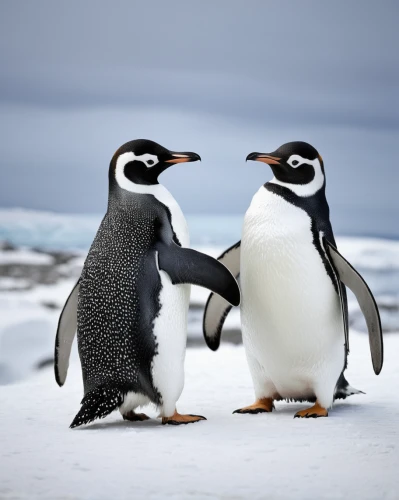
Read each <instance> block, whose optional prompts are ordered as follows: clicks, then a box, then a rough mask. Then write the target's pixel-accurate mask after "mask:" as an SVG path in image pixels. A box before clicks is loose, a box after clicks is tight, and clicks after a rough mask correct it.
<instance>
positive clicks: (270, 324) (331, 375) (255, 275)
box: [203, 142, 383, 418]
mask: <svg viewBox="0 0 399 500" xmlns="http://www.w3.org/2000/svg"><path fill="white" fill-rule="evenodd" d="M247 160H254V161H261V162H263V163H267V164H269V165H270V166H271V169H272V170H273V174H274V178H273V179H272V180H271V181H270V182H267V183H266V184H265V185H264V186H262V187H261V188H260V189H259V191H258V192H257V193H256V194H255V196H254V197H253V199H252V203H251V205H250V207H249V208H248V210H247V213H246V214H245V219H244V226H243V233H242V240H241V241H240V242H238V243H237V244H235V245H233V246H232V247H231V248H229V249H228V250H226V252H225V253H224V254H223V255H221V256H220V258H219V260H220V262H222V263H223V264H224V265H225V266H227V267H228V268H229V269H230V270H231V271H232V273H233V274H234V275H235V276H236V277H238V276H239V275H240V281H241V293H242V301H241V323H242V334H243V340H244V345H245V350H246V354H247V360H248V365H249V368H250V372H251V375H252V380H253V384H254V389H255V396H256V402H255V403H254V404H252V405H250V406H247V407H245V408H241V409H239V410H236V412H237V413H260V412H271V411H272V410H273V408H274V404H273V402H274V401H275V400H280V399H286V400H295V401H305V400H308V401H312V402H315V405H314V406H312V407H311V408H308V409H305V410H301V411H298V412H297V413H296V415H295V416H296V417H305V418H307V417H326V416H327V415H328V409H329V407H330V406H331V405H332V402H333V399H337V398H346V397H347V396H349V395H351V394H355V393H358V392H360V391H357V390H356V389H354V388H353V387H351V386H350V385H349V384H348V382H347V380H346V379H345V377H344V370H345V368H346V363H347V354H348V352H349V342H348V306H347V299H346V289H345V285H346V286H348V287H349V288H350V289H351V290H352V291H353V292H354V294H355V295H356V297H357V299H358V302H359V304H360V307H361V309H362V311H363V314H364V316H365V319H366V322H367V326H368V330H369V340H370V347H371V355H372V361H373V367H374V371H375V373H376V374H378V373H379V372H380V371H381V368H382V362H383V343H382V333H381V324H380V317H379V313H378V309H377V306H376V303H375V300H374V298H373V296H372V294H371V292H370V290H369V288H368V286H367V284H366V283H365V282H364V280H363V278H362V277H361V276H360V275H359V274H358V273H357V271H356V270H355V269H354V268H353V267H352V266H351V265H350V264H349V263H348V262H347V261H346V260H345V259H344V257H342V255H341V254H340V253H339V252H338V250H337V248H336V244H335V239H334V234H333V230H332V226H331V223H330V215H329V207H328V204H327V200H326V195H325V186H326V183H325V171H324V164H323V160H322V158H321V156H320V155H319V154H318V152H317V151H316V149H315V148H314V147H312V146H311V145H310V144H307V143H305V142H290V143H288V144H284V145H282V146H281V147H280V148H278V149H277V150H276V151H274V152H273V153H270V154H263V153H251V154H249V155H248V157H247ZM230 309H231V306H230V305H229V304H227V303H226V302H225V301H224V300H223V299H222V298H220V297H218V296H215V295H213V294H212V295H211V296H210V298H209V299H208V302H207V306H206V311H205V315H204V324H203V327H204V334H205V339H206V341H207V343H208V345H209V347H210V348H211V349H213V350H216V349H217V348H218V346H219V343H220V334H221V330H222V326H223V322H224V320H225V318H226V316H227V314H228V312H229V310H230Z"/></svg>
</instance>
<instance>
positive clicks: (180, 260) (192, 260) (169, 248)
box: [157, 241, 240, 306]
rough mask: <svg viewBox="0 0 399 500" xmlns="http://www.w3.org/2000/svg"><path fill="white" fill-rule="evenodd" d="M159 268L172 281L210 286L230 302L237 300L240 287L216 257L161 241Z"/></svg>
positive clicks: (234, 304) (238, 302)
mask: <svg viewBox="0 0 399 500" xmlns="http://www.w3.org/2000/svg"><path fill="white" fill-rule="evenodd" d="M157 250H158V266H159V269H161V270H162V271H165V272H166V273H167V274H168V275H169V277H170V279H171V280H172V283H173V284H174V285H177V284H183V283H191V284H192V285H198V286H202V287H204V288H208V289H209V290H212V292H215V293H217V294H218V295H220V296H221V297H223V298H224V299H225V300H226V301H227V302H229V303H230V304H231V305H233V306H238V305H239V304H240V289H239V287H238V284H237V282H236V280H235V278H234V276H233V275H232V274H231V273H230V271H229V270H228V269H227V268H226V267H225V266H224V265H223V264H220V263H219V262H218V261H217V260H216V259H214V258H213V257H210V256H209V255H205V254H203V253H201V252H197V251H196V250H192V249H191V248H182V247H180V246H179V245H177V244H176V243H174V242H173V241H172V242H171V243H170V244H169V245H166V244H160V245H158V246H157Z"/></svg>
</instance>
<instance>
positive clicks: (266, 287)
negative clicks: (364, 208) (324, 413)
mask: <svg viewBox="0 0 399 500" xmlns="http://www.w3.org/2000/svg"><path fill="white" fill-rule="evenodd" d="M310 228H311V220H310V218H309V216H308V215H307V214H306V212H305V211H303V210H301V209H300V208H298V207H295V206H294V205H292V204H290V203H288V202H287V201H285V200H284V199H283V198H282V197H280V196H277V195H275V194H273V193H271V192H270V191H267V190H266V189H265V188H264V187H263V186H262V187H261V188H260V190H259V191H258V192H257V193H256V194H255V196H254V198H253V200H252V203H251V205H250V207H249V209H248V211H247V213H246V215H245V220H244V228H243V236H242V241H241V287H242V302H241V317H242V330H243V339H244V344H245V348H246V350H247V352H248V362H249V366H250V369H251V374H252V377H253V379H254V386H255V392H256V396H257V397H275V396H277V395H279V396H281V397H282V398H306V397H309V396H314V395H316V397H317V398H318V400H319V402H320V404H322V405H323V406H325V407H326V408H327V407H329V406H330V405H331V404H332V400H333V394H334V389H335V385H336V382H337V380H338V377H339V375H340V373H341V371H342V369H343V366H344V331H343V323H342V314H341V308H340V302H339V298H338V295H337V294H336V292H335V289H334V287H333V284H332V282H331V280H330V278H329V276H328V275H327V273H326V270H325V268H324V265H323V262H322V260H321V258H320V256H319V254H318V252H317V250H316V248H315V247H314V245H313V236H312V233H311V229H310Z"/></svg>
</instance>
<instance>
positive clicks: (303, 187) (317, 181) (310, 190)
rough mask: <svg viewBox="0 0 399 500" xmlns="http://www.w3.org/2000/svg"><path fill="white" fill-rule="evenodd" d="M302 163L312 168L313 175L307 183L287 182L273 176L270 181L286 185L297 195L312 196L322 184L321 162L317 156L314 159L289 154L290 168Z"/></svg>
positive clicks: (288, 162)
mask: <svg viewBox="0 0 399 500" xmlns="http://www.w3.org/2000/svg"><path fill="white" fill-rule="evenodd" d="M303 163H307V164H308V165H312V166H313V169H314V177H313V179H312V181H311V182H309V183H308V184H291V183H289V182H282V181H279V180H278V179H276V178H275V177H273V179H272V180H271V181H270V182H271V183H273V184H278V185H279V186H284V187H287V188H288V189H291V191H293V192H294V193H295V194H296V195H298V196H303V197H306V196H313V195H314V194H315V193H317V191H318V190H319V189H321V188H322V187H323V185H324V175H323V171H322V169H321V164H320V161H319V159H318V158H315V159H314V160H308V159H307V158H302V156H299V155H291V156H290V157H289V158H288V161H287V164H288V165H290V167H292V168H298V167H300V166H301V165H302V164H303Z"/></svg>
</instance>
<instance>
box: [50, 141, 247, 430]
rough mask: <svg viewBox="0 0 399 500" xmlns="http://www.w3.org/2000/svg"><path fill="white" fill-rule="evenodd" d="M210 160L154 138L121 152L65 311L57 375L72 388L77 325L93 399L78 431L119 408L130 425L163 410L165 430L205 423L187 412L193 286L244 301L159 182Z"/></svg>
mask: <svg viewBox="0 0 399 500" xmlns="http://www.w3.org/2000/svg"><path fill="white" fill-rule="evenodd" d="M197 160H200V157H199V156H198V155H197V154H195V153H175V152H172V151H169V150H168V149H166V148H164V147H162V146H160V145H159V144H157V143H155V142H152V141H149V140H141V139H140V140H135V141H131V142H128V143H126V144H124V145H123V146H121V147H120V148H119V149H118V151H117V152H116V153H115V155H114V156H113V158H112V160H111V164H110V167H109V199H108V210H107V213H106V215H105V217H104V219H103V221H102V222H101V225H100V227H99V229H98V232H97V235H96V237H95V239H94V241H93V244H92V246H91V248H90V251H89V254H88V256H87V259H86V262H85V264H84V268H83V271H82V274H81V277H80V278H79V280H78V282H77V284H76V285H75V287H74V289H73V290H72V292H71V294H70V296H69V298H68V300H67V302H66V304H65V306H64V309H63V311H62V313H61V316H60V319H59V324H58V330H57V337H56V346H55V377H56V380H57V383H58V384H59V385H60V386H62V385H63V384H64V382H65V379H66V376H67V370H68V363H69V356H70V351H71V346H72V342H73V338H74V336H75V332H76V328H77V332H78V334H77V337H78V347H79V355H80V360H81V364H82V374H83V383H84V397H83V400H82V403H81V404H82V406H81V409H80V411H79V412H78V414H77V415H76V417H75V419H74V420H73V422H72V424H71V427H77V426H79V425H82V424H87V423H89V422H92V421H93V420H95V419H96V418H103V417H105V416H107V415H108V414H109V413H111V412H112V411H114V410H115V409H117V408H119V410H120V412H121V413H122V415H123V418H125V419H127V420H145V419H147V418H148V417H147V416H146V415H144V414H141V413H140V414H138V413H136V412H135V410H136V408H137V407H139V406H143V405H145V404H147V403H150V402H152V403H154V404H155V405H157V406H158V408H159V410H160V414H161V416H162V422H163V423H164V424H173V425H178V424H185V423H189V422H196V421H198V420H202V419H204V417H201V416H196V415H180V414H179V413H178V412H177V410H176V402H177V400H178V399H179V397H180V394H181V392H182V389H183V384H184V366H183V365H184V358H185V349H186V328H187V312H188V306H189V296H190V284H195V285H200V286H203V287H206V288H208V289H210V290H212V291H213V292H215V293H216V294H220V296H222V297H223V298H224V299H225V300H226V301H228V303H230V304H233V305H237V304H239V302H240V291H239V288H238V285H237V283H236V281H235V279H234V277H233V276H232V274H231V273H230V271H228V270H227V269H226V267H225V266H223V265H222V264H220V263H219V262H218V261H217V260H215V259H213V258H211V257H209V256H207V255H204V254H202V253H200V252H197V251H195V250H191V249H189V248H187V247H188V245H189V233H188V228H187V223H186V220H185V218H184V215H183V213H182V211H181V209H180V207H179V205H178V204H177V202H176V201H175V199H174V198H173V196H172V195H171V194H170V193H169V191H168V190H167V189H165V187H164V186H162V185H161V184H159V183H158V176H159V175H160V174H161V173H162V172H163V171H164V170H166V169H167V168H168V167H170V166H171V165H173V164H175V163H183V162H193V161H197Z"/></svg>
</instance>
